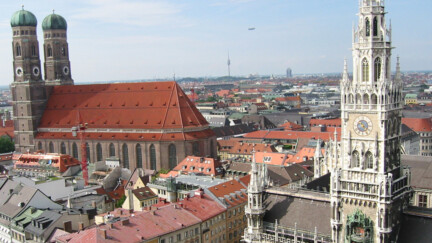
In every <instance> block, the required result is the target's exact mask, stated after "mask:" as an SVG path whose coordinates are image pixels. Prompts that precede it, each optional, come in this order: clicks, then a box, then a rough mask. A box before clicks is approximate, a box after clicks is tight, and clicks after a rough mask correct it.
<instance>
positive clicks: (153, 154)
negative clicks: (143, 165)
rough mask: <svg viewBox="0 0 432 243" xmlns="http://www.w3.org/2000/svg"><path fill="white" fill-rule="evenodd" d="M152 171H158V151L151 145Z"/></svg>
mask: <svg viewBox="0 0 432 243" xmlns="http://www.w3.org/2000/svg"><path fill="white" fill-rule="evenodd" d="M150 169H151V170H156V149H155V146H154V145H153V144H152V145H150Z"/></svg>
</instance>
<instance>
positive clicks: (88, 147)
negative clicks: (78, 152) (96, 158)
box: [85, 143, 91, 162]
mask: <svg viewBox="0 0 432 243" xmlns="http://www.w3.org/2000/svg"><path fill="white" fill-rule="evenodd" d="M85 146H86V154H87V161H88V162H90V158H91V157H90V145H89V144H88V143H86V144H85Z"/></svg>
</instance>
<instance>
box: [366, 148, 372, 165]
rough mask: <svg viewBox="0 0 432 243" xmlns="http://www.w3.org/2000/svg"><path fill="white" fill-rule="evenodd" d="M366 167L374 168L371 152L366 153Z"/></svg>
mask: <svg viewBox="0 0 432 243" xmlns="http://www.w3.org/2000/svg"><path fill="white" fill-rule="evenodd" d="M366 168H367V169H373V156H372V153H371V152H367V153H366Z"/></svg>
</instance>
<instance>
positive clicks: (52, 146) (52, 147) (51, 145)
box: [48, 142, 54, 153]
mask: <svg viewBox="0 0 432 243" xmlns="http://www.w3.org/2000/svg"><path fill="white" fill-rule="evenodd" d="M48 153H54V144H53V142H50V143H49V145H48Z"/></svg>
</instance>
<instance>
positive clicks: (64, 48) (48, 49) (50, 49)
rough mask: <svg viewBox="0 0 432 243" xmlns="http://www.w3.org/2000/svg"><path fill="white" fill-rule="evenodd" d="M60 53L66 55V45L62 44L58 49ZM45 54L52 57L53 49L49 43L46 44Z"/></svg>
mask: <svg viewBox="0 0 432 243" xmlns="http://www.w3.org/2000/svg"><path fill="white" fill-rule="evenodd" d="M60 52H61V55H62V56H64V57H65V56H66V55H67V53H66V46H62V47H61V49H60ZM47 56H48V57H52V56H53V49H52V48H51V45H47Z"/></svg>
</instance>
